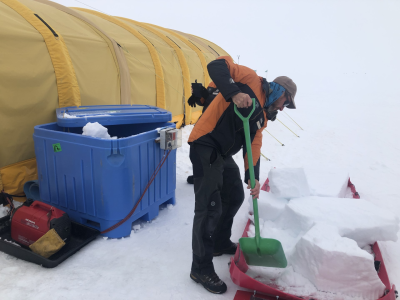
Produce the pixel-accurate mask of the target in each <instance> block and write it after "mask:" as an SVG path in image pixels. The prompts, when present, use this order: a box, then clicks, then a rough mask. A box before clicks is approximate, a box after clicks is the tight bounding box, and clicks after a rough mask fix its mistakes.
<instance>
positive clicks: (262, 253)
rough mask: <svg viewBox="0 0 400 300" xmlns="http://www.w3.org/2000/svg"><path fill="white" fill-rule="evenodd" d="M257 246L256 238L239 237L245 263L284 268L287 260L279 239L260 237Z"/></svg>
mask: <svg viewBox="0 0 400 300" xmlns="http://www.w3.org/2000/svg"><path fill="white" fill-rule="evenodd" d="M259 241H260V243H259V245H258V246H257V242H256V238H254V237H253V238H250V237H245V238H240V239H239V244H240V250H242V252H243V255H244V258H245V260H246V263H247V264H248V265H250V266H261V267H274V268H286V266H287V260H286V256H285V252H284V251H283V248H282V244H281V242H280V241H278V240H275V239H267V238H260V240H259Z"/></svg>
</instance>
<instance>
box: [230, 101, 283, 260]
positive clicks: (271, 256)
mask: <svg viewBox="0 0 400 300" xmlns="http://www.w3.org/2000/svg"><path fill="white" fill-rule="evenodd" d="M252 101H253V109H252V111H251V112H250V114H249V116H248V117H247V118H245V117H243V116H242V114H241V113H240V112H239V111H238V109H237V107H236V105H235V106H234V108H235V113H236V114H237V115H238V117H239V118H240V119H241V120H242V121H243V129H244V136H245V139H246V149H247V158H248V161H249V173H250V183H251V188H252V189H253V188H254V186H255V185H256V182H255V178H254V167H253V154H252V152H251V141H250V127H249V119H250V117H251V115H252V114H253V112H254V110H255V108H256V107H255V99H254V98H252ZM253 210H254V226H255V229H256V235H255V237H253V238H250V237H242V238H240V239H239V244H240V249H241V250H242V252H243V255H244V257H245V259H246V263H247V264H248V265H252V266H262V267H275V268H286V266H287V260H286V256H285V253H284V251H283V248H282V244H281V242H280V241H278V240H275V239H267V238H261V236H260V225H259V223H258V221H259V220H258V204H257V198H254V199H253Z"/></svg>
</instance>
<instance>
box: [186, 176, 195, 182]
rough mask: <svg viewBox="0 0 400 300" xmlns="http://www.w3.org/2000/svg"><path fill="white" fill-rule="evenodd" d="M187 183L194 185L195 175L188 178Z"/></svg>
mask: <svg viewBox="0 0 400 300" xmlns="http://www.w3.org/2000/svg"><path fill="white" fill-rule="evenodd" d="M187 183H189V184H194V179H193V175H190V176H188V178H187Z"/></svg>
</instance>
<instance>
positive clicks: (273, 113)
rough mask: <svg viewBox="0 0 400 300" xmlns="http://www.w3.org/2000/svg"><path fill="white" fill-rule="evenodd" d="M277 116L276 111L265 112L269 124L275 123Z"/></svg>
mask: <svg viewBox="0 0 400 300" xmlns="http://www.w3.org/2000/svg"><path fill="white" fill-rule="evenodd" d="M277 114H278V111H277V110H275V111H271V112H269V111H267V119H268V121H271V122H273V121H275V120H276V115H277Z"/></svg>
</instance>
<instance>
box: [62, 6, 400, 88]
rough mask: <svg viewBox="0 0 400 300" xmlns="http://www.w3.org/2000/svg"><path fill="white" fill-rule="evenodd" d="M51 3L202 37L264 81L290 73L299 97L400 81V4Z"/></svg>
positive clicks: (391, 85)
mask: <svg viewBox="0 0 400 300" xmlns="http://www.w3.org/2000/svg"><path fill="white" fill-rule="evenodd" d="M55 2H58V3H60V4H63V5H65V6H69V7H74V6H79V7H84V8H89V9H97V10H99V11H101V12H104V13H107V14H109V15H113V16H122V17H127V18H130V19H133V20H137V21H141V22H147V23H152V24H156V25H159V26H163V27H166V28H170V29H176V30H179V31H183V32H187V33H191V34H195V35H198V36H201V37H203V38H206V39H208V40H210V41H212V42H214V43H216V44H218V45H219V46H221V47H222V48H223V49H225V50H226V51H227V52H228V53H229V54H230V55H231V56H232V57H233V58H234V60H235V61H236V62H237V60H238V59H237V56H238V55H240V59H239V63H240V64H243V65H246V66H248V67H251V68H252V69H255V70H257V73H258V74H259V75H261V76H265V75H266V73H265V70H268V74H267V78H268V79H269V80H272V79H273V78H275V77H276V76H280V75H287V76H289V77H291V78H292V79H293V80H294V81H295V82H296V83H297V84H298V86H299V93H300V95H301V94H303V95H305V94H308V93H326V92H327V89H328V90H329V89H330V88H332V89H335V90H337V89H342V90H343V92H351V91H354V90H358V91H359V92H366V91H368V92H370V91H371V92H373V93H376V94H379V93H380V92H379V89H377V88H371V86H373V85H375V86H376V85H379V86H382V85H387V86H388V88H386V89H385V90H386V92H388V93H389V91H388V90H391V91H393V90H394V89H393V88H392V87H393V85H394V86H396V84H398V83H399V82H400V75H399V74H400V63H399V62H400V59H399V58H398V56H399V54H400V37H399V28H400V20H399V16H400V1H395V0H393V1H389V0H347V1H341V0H334V1H328V0H326V1H323V0H307V1H301V0H279V1H278V0H273V1H271V0H270V1H266V0H264V1H261V0H258V1H251V0H248V1H236V0H231V1H225V0H215V1H208V0H205V1H204V0H203V1H177V0H170V1H158V0H156V1H154V0H148V1H127V0H83V1H80V0H79V1H78V0H56V1H55ZM361 75H364V78H365V80H361V81H360V80H359V79H360V76H361ZM357 76H358V80H357V84H355V82H354V84H353V83H352V82H353V81H354V78H355V77H357Z"/></svg>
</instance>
